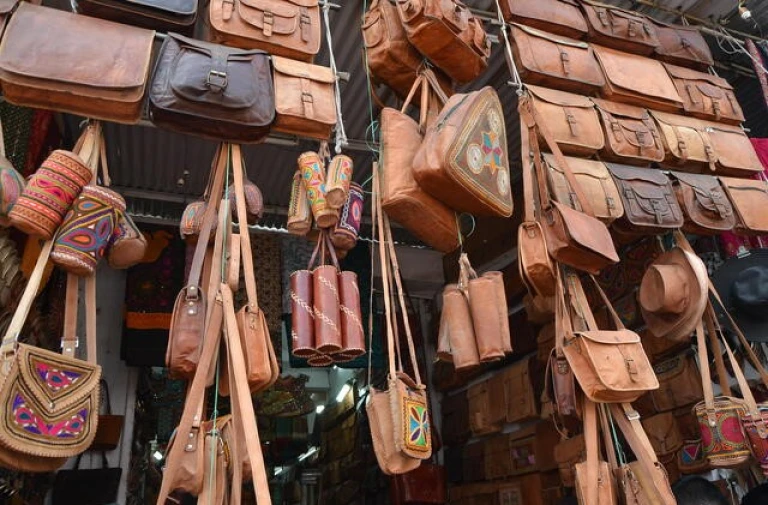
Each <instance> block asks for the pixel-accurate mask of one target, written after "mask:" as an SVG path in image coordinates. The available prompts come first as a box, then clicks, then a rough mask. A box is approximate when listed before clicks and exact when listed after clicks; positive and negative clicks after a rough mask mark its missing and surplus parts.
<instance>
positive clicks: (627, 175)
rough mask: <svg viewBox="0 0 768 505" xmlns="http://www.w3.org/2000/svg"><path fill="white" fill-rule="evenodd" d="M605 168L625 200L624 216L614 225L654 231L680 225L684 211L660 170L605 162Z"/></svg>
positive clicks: (629, 230)
mask: <svg viewBox="0 0 768 505" xmlns="http://www.w3.org/2000/svg"><path fill="white" fill-rule="evenodd" d="M608 170H610V172H611V175H612V176H613V179H614V180H615V181H616V186H617V187H618V188H619V194H621V198H622V201H623V203H624V217H623V218H622V220H621V221H620V222H617V223H615V226H618V227H619V228H620V229H621V230H622V231H624V232H632V233H650V234H654V233H659V232H662V231H663V230H669V229H675V228H680V227H681V226H682V225H683V211H682V209H680V204H679V203H678V202H677V198H676V197H675V192H674V191H673V190H672V184H671V183H670V181H669V178H668V177H667V176H666V175H664V173H663V172H661V171H660V170H649V169H647V168H638V167H630V166H627V165H619V164H618V163H608Z"/></svg>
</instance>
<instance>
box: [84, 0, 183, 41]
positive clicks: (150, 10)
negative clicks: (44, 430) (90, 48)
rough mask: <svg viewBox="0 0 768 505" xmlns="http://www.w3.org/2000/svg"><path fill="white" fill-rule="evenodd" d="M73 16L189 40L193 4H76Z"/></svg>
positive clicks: (144, 0) (164, 0) (89, 0)
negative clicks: (131, 26) (108, 21)
mask: <svg viewBox="0 0 768 505" xmlns="http://www.w3.org/2000/svg"><path fill="white" fill-rule="evenodd" d="M77 12H80V13H82V14H85V15H86V16H93V17H96V18H102V19H108V20H110V21H116V22H118V23H125V24H129V25H134V26H140V27H142V28H148V29H150V30H159V31H163V32H176V33H181V34H184V35H190V36H191V35H192V32H193V31H194V28H195V21H197V0H79V1H78V2H77Z"/></svg>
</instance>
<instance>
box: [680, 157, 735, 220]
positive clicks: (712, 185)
mask: <svg viewBox="0 0 768 505" xmlns="http://www.w3.org/2000/svg"><path fill="white" fill-rule="evenodd" d="M670 176H671V178H672V181H673V188H674V190H675V195H676V196H677V201H678V203H679V204H680V208H681V209H682V210H683V215H684V216H685V223H684V224H683V231H684V232H686V233H695V234H698V235H714V234H718V233H722V232H724V231H729V230H732V229H733V227H734V226H735V225H736V214H735V212H734V211H733V206H731V202H730V201H729V200H728V197H727V196H726V194H725V190H724V189H723V187H722V186H721V185H720V181H719V180H718V179H717V177H713V176H711V175H700V174H685V173H681V172H671V173H670Z"/></svg>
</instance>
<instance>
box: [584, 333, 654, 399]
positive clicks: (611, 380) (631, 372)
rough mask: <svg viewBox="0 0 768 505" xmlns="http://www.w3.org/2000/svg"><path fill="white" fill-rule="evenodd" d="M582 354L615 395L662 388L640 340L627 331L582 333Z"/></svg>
mask: <svg viewBox="0 0 768 505" xmlns="http://www.w3.org/2000/svg"><path fill="white" fill-rule="evenodd" d="M574 335H575V336H576V337H577V338H580V341H581V345H582V352H584V354H585V356H586V358H587V360H588V361H589V363H590V364H591V366H592V369H593V370H594V373H595V374H596V376H597V378H598V379H599V380H600V382H601V383H603V385H604V386H605V387H606V388H607V389H610V390H613V391H643V390H653V389H657V388H658V387H659V381H658V380H657V379H656V374H655V373H653V368H652V367H651V364H650V362H649V361H648V356H646V354H645V351H644V350H643V346H642V344H641V343H640V336H639V335H638V334H637V333H635V332H633V331H631V330H627V329H623V330H617V331H600V330H595V331H581V332H577V333H575V334H574Z"/></svg>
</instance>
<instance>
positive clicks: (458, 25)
mask: <svg viewBox="0 0 768 505" xmlns="http://www.w3.org/2000/svg"><path fill="white" fill-rule="evenodd" d="M397 9H398V12H399V13H400V19H401V20H402V22H403V26H404V27H405V33H406V35H407V36H408V40H410V41H411V44H413V45H414V46H415V47H416V49H418V50H419V52H420V53H421V54H423V55H424V56H426V57H427V58H429V60H430V61H431V62H432V63H434V64H435V65H436V66H437V67H438V68H440V69H441V70H442V71H443V72H445V73H446V74H447V75H448V76H449V77H450V78H451V79H453V80H455V81H456V82H458V83H466V82H469V81H471V80H473V79H475V78H477V77H478V76H479V75H480V74H482V73H483V72H484V71H485V69H486V67H487V66H488V58H489V57H490V55H491V44H490V41H489V40H488V36H487V34H486V33H485V28H484V27H483V24H482V23H481V22H480V20H479V19H477V18H476V17H475V16H474V15H473V14H472V12H471V11H470V10H469V8H468V7H467V6H466V5H464V4H463V3H462V2H461V1H460V0H397Z"/></svg>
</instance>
